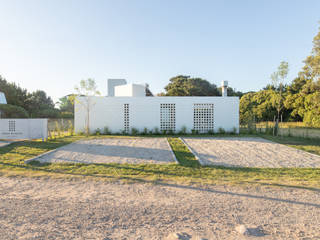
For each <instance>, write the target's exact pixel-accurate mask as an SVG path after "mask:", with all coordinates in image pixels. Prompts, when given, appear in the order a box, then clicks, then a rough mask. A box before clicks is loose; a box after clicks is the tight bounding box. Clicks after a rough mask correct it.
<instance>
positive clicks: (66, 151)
mask: <svg viewBox="0 0 320 240" xmlns="http://www.w3.org/2000/svg"><path fill="white" fill-rule="evenodd" d="M34 160H38V161H40V162H72V163H160V164H161V163H169V162H175V159H174V154H173V152H172V150H171V148H170V145H169V143H168V141H167V139H166V138H100V139H91V140H83V141H78V142H74V143H71V144H69V145H66V146H63V147H61V148H58V149H56V150H55V151H53V152H49V153H47V154H44V155H42V156H40V157H37V158H35V159H34Z"/></svg>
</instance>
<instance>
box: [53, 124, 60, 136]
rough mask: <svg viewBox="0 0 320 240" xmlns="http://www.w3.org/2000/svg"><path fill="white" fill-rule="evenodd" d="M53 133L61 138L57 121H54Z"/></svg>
mask: <svg viewBox="0 0 320 240" xmlns="http://www.w3.org/2000/svg"><path fill="white" fill-rule="evenodd" d="M54 130H55V132H56V133H57V134H58V136H59V137H60V136H61V126H60V124H59V123H58V121H55V128H54Z"/></svg>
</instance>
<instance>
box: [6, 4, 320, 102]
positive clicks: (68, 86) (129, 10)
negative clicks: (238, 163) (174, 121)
mask: <svg viewBox="0 0 320 240" xmlns="http://www.w3.org/2000/svg"><path fill="white" fill-rule="evenodd" d="M0 13H1V20H0V74H1V75H2V76H3V77H5V78H6V79H7V80H9V81H14V82H16V83H18V84H19V85H20V86H21V87H23V88H27V89H28V90H30V91H33V90H36V89H42V90H45V91H46V92H47V93H48V94H49V95H50V96H52V97H53V98H54V100H57V99H58V98H59V97H61V96H63V95H66V94H69V93H71V92H73V91H74V86H75V85H76V84H77V83H78V82H79V81H80V80H81V79H86V78H89V77H91V78H94V79H95V80H96V82H97V84H98V86H99V90H100V91H101V92H102V94H103V95H105V94H106V79H107V78H125V79H127V80H128V81H129V82H138V83H145V82H147V83H149V84H150V86H151V90H152V91H153V92H155V93H157V92H160V91H163V87H164V86H165V85H166V84H167V83H168V81H169V78H171V77H173V76H175V75H178V74H186V75H191V76H196V77H202V78H205V79H207V80H209V81H210V82H213V83H216V84H218V85H220V82H221V81H222V80H228V81H229V83H230V86H231V87H234V88H236V89H237V90H241V91H250V90H259V89H261V88H262V87H264V86H265V85H266V84H267V83H269V82H270V74H271V73H272V72H273V71H275V70H276V68H277V66H278V64H279V63H280V61H282V60H285V61H288V62H289V65H290V74H289V81H291V80H292V79H293V78H294V77H295V76H296V75H297V72H298V71H300V69H301V67H302V66H303V63H302V61H303V60H304V58H305V57H306V56H307V55H308V54H310V51H311V48H312V39H313V37H314V36H315V34H316V33H317V32H318V27H319V20H320V1H319V0H314V1H312V0H305V1H303V0H300V1H297V0H296V1H295V0H286V1H285V0H265V1H263V0H250V1H249V0H242V1H239V0H234V1H231V0H230V1H222V0H221V1H214V0H208V1H205V0H198V1H196V0H193V1H191V0H104V1H102V0H101V1H98V0H92V1H89V0H51V1H48V0H28V1H26V0H20V1H17V0H0Z"/></svg>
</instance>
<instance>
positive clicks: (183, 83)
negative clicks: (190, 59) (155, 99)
mask: <svg viewBox="0 0 320 240" xmlns="http://www.w3.org/2000/svg"><path fill="white" fill-rule="evenodd" d="M165 90H166V93H165V95H166V96H219V91H218V88H217V86H216V85H215V84H211V83H210V82H208V81H207V80H204V79H202V78H191V77H190V76H184V75H179V76H176V77H173V78H171V79H170V83H169V84H168V85H167V86H165Z"/></svg>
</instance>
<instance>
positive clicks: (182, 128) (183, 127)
mask: <svg viewBox="0 0 320 240" xmlns="http://www.w3.org/2000/svg"><path fill="white" fill-rule="evenodd" d="M179 134H181V135H185V134H187V127H186V126H182V127H181V129H180V131H179Z"/></svg>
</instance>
